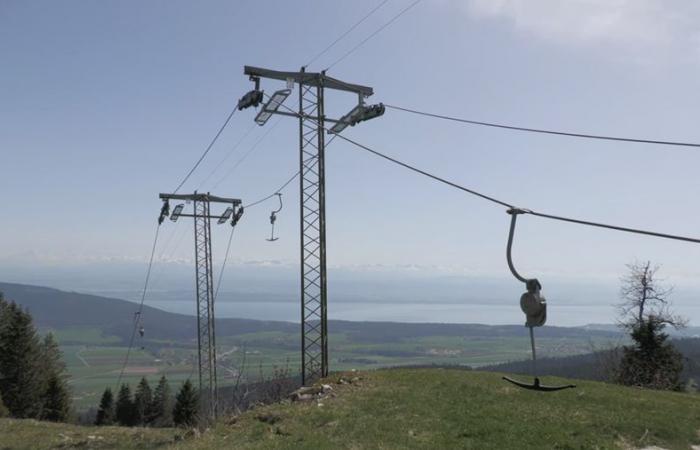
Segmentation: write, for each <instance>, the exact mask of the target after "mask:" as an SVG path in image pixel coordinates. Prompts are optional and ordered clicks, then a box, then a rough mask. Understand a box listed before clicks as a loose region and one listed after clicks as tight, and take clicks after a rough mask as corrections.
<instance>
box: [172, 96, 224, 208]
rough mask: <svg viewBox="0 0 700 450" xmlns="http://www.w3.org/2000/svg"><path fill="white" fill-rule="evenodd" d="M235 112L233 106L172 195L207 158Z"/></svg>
mask: <svg viewBox="0 0 700 450" xmlns="http://www.w3.org/2000/svg"><path fill="white" fill-rule="evenodd" d="M236 111H237V107H235V106H234V107H233V109H232V110H231V113H230V114H229V115H228V117H227V118H226V120H225V121H224V124H223V125H221V128H219V131H218V132H217V133H216V135H215V136H214V139H212V140H211V142H210V143H209V145H208V146H207V148H206V149H205V150H204V152H203V153H202V156H200V157H199V159H198V160H197V162H196V163H195V164H194V166H192V168H191V169H190V171H189V172H188V173H187V175H185V178H184V179H183V180H182V181H181V182H180V184H178V185H177V187H176V188H175V190H174V191H173V193H175V194H177V191H179V190H180V188H181V187H182V186H183V185H184V184H185V183H186V182H187V180H189V178H190V177H191V176H192V173H194V171H195V170H196V169H197V167H199V165H200V164H201V163H202V161H203V160H204V158H205V157H206V156H207V153H209V150H211V148H212V147H213V146H214V144H215V143H216V141H217V140H218V139H219V136H221V133H222V132H223V131H224V129H225V128H226V126H227V125H228V123H229V122H230V121H231V117H233V115H234V114H235V113H236Z"/></svg>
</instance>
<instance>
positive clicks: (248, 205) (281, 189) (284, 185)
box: [244, 134, 337, 209]
mask: <svg viewBox="0 0 700 450" xmlns="http://www.w3.org/2000/svg"><path fill="white" fill-rule="evenodd" d="M336 136H337V135H336V134H334V135H333V137H332V138H330V139H329V140H328V142H327V143H326V148H328V146H329V145H331V142H333V140H334V139H335V138H336ZM298 176H299V171H298V170H297V171H296V172H295V173H294V175H292V176H291V177H290V178H289V179H288V180H287V181H285V182H284V184H283V185H282V186H280V187H279V188H278V189H277V190H276V191H275V192H273V193H272V194H270V195H268V196H265V197H263V198H261V199H259V200H256V201H254V202H251V203H249V204H247V205H245V206H244V208H245V209H248V208H252V207H253V206H257V205H259V204H260V203H264V202H266V201H267V200H270V199H271V198H272V197H274V196H275V195H277V194H279V193H281V192H282V191H283V190H284V188H286V187H287V186H289V183H291V182H292V181H294V180H295V179H296V177H298Z"/></svg>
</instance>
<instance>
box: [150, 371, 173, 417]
mask: <svg viewBox="0 0 700 450" xmlns="http://www.w3.org/2000/svg"><path fill="white" fill-rule="evenodd" d="M152 410H153V426H156V427H171V426H173V399H172V397H171V395H170V385H169V384H168V380H167V378H165V375H163V376H162V377H160V381H159V382H158V386H157V387H156V390H155V391H154V393H153V405H152Z"/></svg>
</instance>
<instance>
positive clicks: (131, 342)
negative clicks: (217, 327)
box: [117, 225, 160, 389]
mask: <svg viewBox="0 0 700 450" xmlns="http://www.w3.org/2000/svg"><path fill="white" fill-rule="evenodd" d="M158 234H160V225H157V226H156V235H155V237H154V238H153V247H152V248H151V257H150V259H149V261H148V270H146V281H145V282H144V285H143V291H142V293H141V302H140V303H139V309H138V311H137V312H136V313H135V314H134V328H133V330H132V331H131V338H130V339H129V348H128V349H127V351H126V356H125V357H124V363H123V364H122V369H121V371H120V372H119V378H118V379H117V389H118V388H119V384H121V381H122V377H123V376H124V371H125V370H126V366H127V365H128V364H129V355H130V354H131V349H132V347H133V346H134V338H135V337H136V331H137V329H138V327H139V324H140V323H141V314H142V313H143V303H144V301H145V300H146V292H147V291H148V282H149V281H150V279H151V269H152V268H153V257H154V255H155V253H156V245H157V244H158Z"/></svg>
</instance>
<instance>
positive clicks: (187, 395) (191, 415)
mask: <svg viewBox="0 0 700 450" xmlns="http://www.w3.org/2000/svg"><path fill="white" fill-rule="evenodd" d="M197 403H198V399H197V393H196V392H195V390H194V387H192V383H191V382H190V380H189V379H188V380H187V381H185V383H184V384H183V385H182V387H181V388H180V392H178V393H177V396H176V398H175V408H174V409H173V421H174V423H175V425H178V426H183V427H184V426H193V425H195V424H196V423H197V406H198V405H197Z"/></svg>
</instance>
